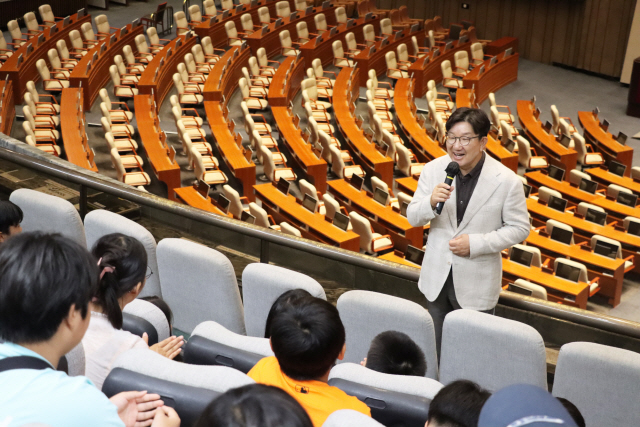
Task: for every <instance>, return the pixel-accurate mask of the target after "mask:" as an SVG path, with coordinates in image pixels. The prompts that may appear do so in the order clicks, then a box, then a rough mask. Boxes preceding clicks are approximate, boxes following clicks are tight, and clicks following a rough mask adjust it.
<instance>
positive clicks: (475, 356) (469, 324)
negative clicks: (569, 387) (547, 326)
mask: <svg viewBox="0 0 640 427" xmlns="http://www.w3.org/2000/svg"><path fill="white" fill-rule="evenodd" d="M458 379H466V380H471V381H474V382H476V383H478V384H479V385H480V386H481V387H484V388H486V389H487V390H489V391H491V392H494V391H496V390H499V389H501V388H503V387H506V386H508V385H511V384H532V385H537V386H538V387H542V388H544V389H545V390H546V389H547V360H546V352H545V347H544V341H543V340H542V337H541V336H540V334H539V333H538V331H536V330H535V329H533V328H532V327H531V326H529V325H525V324H524V323H520V322H516V321H514V320H509V319H503V318H501V317H498V316H492V315H490V314H486V313H480V312H478V311H474V310H455V311H452V312H451V313H449V314H448V315H447V317H445V319H444V326H443V328H442V350H441V354H440V382H441V383H442V384H444V385H447V384H449V383H451V382H452V381H455V380H458Z"/></svg>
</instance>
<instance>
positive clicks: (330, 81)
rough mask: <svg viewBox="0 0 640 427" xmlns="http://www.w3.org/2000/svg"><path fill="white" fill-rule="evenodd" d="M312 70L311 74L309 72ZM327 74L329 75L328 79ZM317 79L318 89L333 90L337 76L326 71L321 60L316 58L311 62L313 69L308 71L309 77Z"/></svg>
mask: <svg viewBox="0 0 640 427" xmlns="http://www.w3.org/2000/svg"><path fill="white" fill-rule="evenodd" d="M309 70H311V73H310V72H309ZM325 74H327V75H329V77H327V76H326V75H325ZM312 76H313V77H315V78H316V85H317V86H318V88H327V89H333V85H334V84H335V83H336V80H335V79H336V78H337V74H336V73H334V72H333V71H325V69H324V67H323V66H322V61H321V60H320V58H315V59H314V60H313V61H311V68H308V69H307V77H312ZM332 77H333V78H332Z"/></svg>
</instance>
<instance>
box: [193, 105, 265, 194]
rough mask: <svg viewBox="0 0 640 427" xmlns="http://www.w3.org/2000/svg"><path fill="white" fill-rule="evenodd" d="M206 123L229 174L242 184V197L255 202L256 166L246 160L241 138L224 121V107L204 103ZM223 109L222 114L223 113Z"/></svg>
mask: <svg viewBox="0 0 640 427" xmlns="http://www.w3.org/2000/svg"><path fill="white" fill-rule="evenodd" d="M204 109H205V112H206V114H207V121H208V122H209V127H210V128H211V133H212V134H213V142H214V144H215V145H216V147H217V148H218V152H219V153H220V156H221V157H222V160H224V162H225V164H226V165H227V167H228V168H229V171H231V174H232V175H233V176H235V177H236V178H237V179H239V180H240V181H241V182H242V192H243V196H244V197H246V198H247V199H249V200H250V201H252V202H254V201H255V198H256V196H255V194H254V193H253V186H254V185H255V183H256V165H255V163H253V162H250V161H248V160H247V159H246V157H245V154H244V148H243V147H242V137H241V136H240V135H239V134H237V133H232V132H231V130H230V129H229V124H228V123H227V120H226V110H227V107H226V105H224V104H222V103H221V102H218V101H204ZM223 109H224V112H223Z"/></svg>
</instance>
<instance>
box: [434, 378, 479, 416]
mask: <svg viewBox="0 0 640 427" xmlns="http://www.w3.org/2000/svg"><path fill="white" fill-rule="evenodd" d="M489 396H491V393H489V392H488V391H487V390H484V389H483V388H481V387H480V386H479V385H478V384H476V383H474V382H472V381H467V380H458V381H454V382H452V383H450V384H448V385H446V386H445V387H443V388H442V389H441V390H440V391H439V392H438V394H436V395H435V397H434V398H433V400H432V401H431V403H430V404H429V414H428V417H427V424H426V426H425V427H476V426H477V425H478V417H479V416H480V411H481V410H482V405H484V403H485V402H486V401H487V399H488V398H489Z"/></svg>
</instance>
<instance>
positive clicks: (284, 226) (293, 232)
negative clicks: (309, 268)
mask: <svg viewBox="0 0 640 427" xmlns="http://www.w3.org/2000/svg"><path fill="white" fill-rule="evenodd" d="M287 5H289V3H287ZM280 231H282V233H284V234H288V235H290V236H295V237H302V233H300V230H298V229H297V228H295V227H294V226H293V225H291V224H289V223H288V222H281V223H280Z"/></svg>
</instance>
